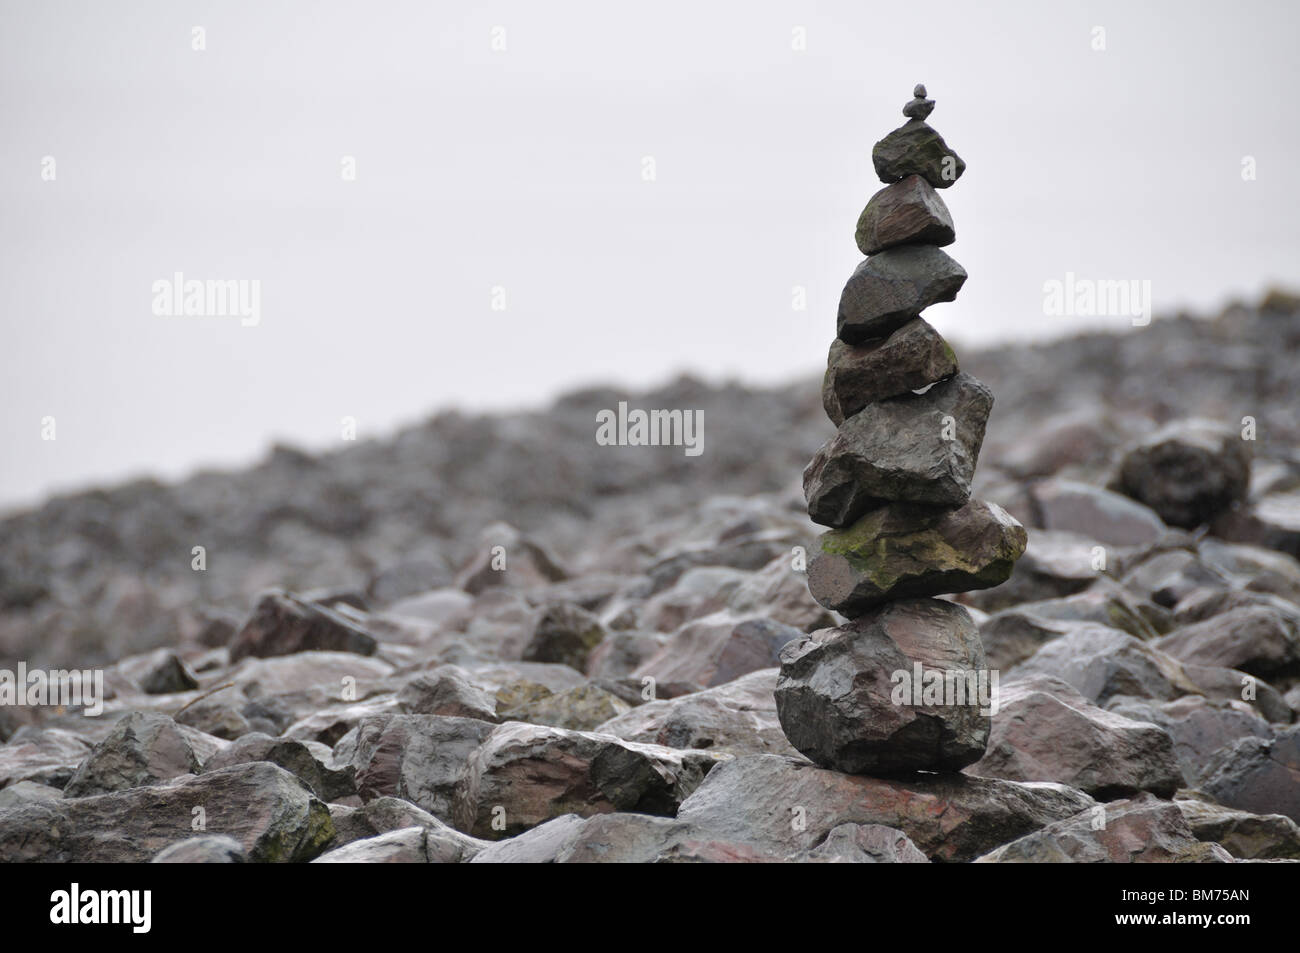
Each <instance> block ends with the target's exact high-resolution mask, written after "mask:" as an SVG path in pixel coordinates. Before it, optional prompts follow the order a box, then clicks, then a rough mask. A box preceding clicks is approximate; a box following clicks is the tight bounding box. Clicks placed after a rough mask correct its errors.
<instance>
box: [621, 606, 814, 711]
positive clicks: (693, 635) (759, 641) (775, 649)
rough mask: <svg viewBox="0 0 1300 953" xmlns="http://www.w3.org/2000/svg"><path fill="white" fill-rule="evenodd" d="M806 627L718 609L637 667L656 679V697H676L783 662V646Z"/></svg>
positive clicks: (682, 630)
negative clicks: (681, 688)
mask: <svg viewBox="0 0 1300 953" xmlns="http://www.w3.org/2000/svg"><path fill="white" fill-rule="evenodd" d="M800 635H803V631H802V630H801V629H796V628H794V626H789V625H783V624H782V623H780V622H776V621H774V620H772V619H766V618H762V617H759V618H739V617H737V616H734V615H732V614H731V613H730V612H727V611H723V612H715V613H714V614H713V615H707V616H705V617H704V618H702V619H696V620H694V621H693V622H688V623H687V624H686V625H684V626H682V627H681V628H680V629H678V630H677V631H676V632H674V633H673V634H672V637H671V638H669V639H668V641H667V642H665V643H664V647H663V648H662V649H661V650H660V651H659V652H658V653H657V654H656V655H655V656H654V657H653V658H651V659H650V660H649V661H647V662H646V663H645V664H644V665H642V666H641V667H640V668H638V669H637V670H636V671H635V672H634V673H633V678H636V679H642V678H646V677H647V676H648V677H650V678H653V679H654V680H655V697H657V698H672V697H676V696H677V695H681V694H683V693H684V691H682V690H676V687H677V686H682V687H684V688H685V689H689V690H690V691H698V690H700V689H702V688H713V687H716V686H718V685H725V684H726V683H727V682H730V681H732V680H733V679H736V678H739V677H740V676H741V675H746V674H748V673H749V672H756V671H758V670H759V669H763V668H772V667H773V666H775V665H778V664H779V661H780V655H781V649H782V648H784V647H785V645H786V643H787V642H789V641H790V640H791V639H795V638H798V637H799V636H800Z"/></svg>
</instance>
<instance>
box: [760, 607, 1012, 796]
mask: <svg viewBox="0 0 1300 953" xmlns="http://www.w3.org/2000/svg"><path fill="white" fill-rule="evenodd" d="M932 678H937V679H938V685H939V691H938V692H937V693H936V694H933V695H932V694H930V693H929V692H926V691H925V689H927V688H929V687H930V686H931V684H932V681H931V680H932ZM981 678H982V679H983V691H982V692H981V690H980V686H981V683H980V680H981ZM988 678H989V673H988V672H987V671H986V670H985V663H984V650H983V648H982V647H981V646H980V641H979V632H978V630H977V629H976V628H975V623H974V622H973V621H972V620H971V617H970V614H969V613H968V612H967V611H966V610H965V609H963V608H962V607H961V606H959V605H956V604H954V603H951V602H943V601H940V600H937V599H909V600H902V601H898V602H890V603H886V604H885V605H883V606H881V607H879V608H878V609H875V610H872V611H871V612H869V613H868V614H866V615H864V616H862V617H860V618H859V619H857V620H855V621H854V622H851V623H849V624H848V625H844V626H841V627H840V628H838V629H823V630H822V631H820V632H814V633H813V634H812V635H808V636H804V637H802V638H801V639H799V640H797V641H795V642H792V643H791V644H790V645H788V646H786V648H785V650H784V651H783V652H782V653H781V674H780V676H779V677H778V679H777V683H776V710H777V714H778V716H779V717H780V720H781V727H782V728H783V729H784V731H785V734H786V737H787V738H789V739H790V743H791V744H792V745H794V746H795V747H796V748H798V749H799V751H800V752H802V753H803V754H804V755H806V756H807V757H808V758H810V759H811V760H813V761H815V762H816V763H817V764H820V765H822V766H824V767H828V768H834V769H835V770H837V771H844V772H847V773H849V774H876V775H882V776H887V775H899V774H905V773H908V772H912V771H956V770H958V769H960V768H962V767H965V766H966V765H968V764H971V763H973V762H975V761H978V760H979V759H980V757H981V756H982V755H983V754H984V748H985V745H986V744H987V743H988V738H989V726H990V721H989V714H990V712H989V708H988V707H985V706H988V705H989V704H990V702H991V701H992V695H991V692H992V690H993V686H992V683H991V681H989V680H988ZM958 692H959V694H958ZM981 696H982V697H981Z"/></svg>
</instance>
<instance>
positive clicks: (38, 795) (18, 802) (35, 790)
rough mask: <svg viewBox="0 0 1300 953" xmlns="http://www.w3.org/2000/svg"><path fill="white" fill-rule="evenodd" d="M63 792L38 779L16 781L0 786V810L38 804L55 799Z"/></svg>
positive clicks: (61, 795)
mask: <svg viewBox="0 0 1300 953" xmlns="http://www.w3.org/2000/svg"><path fill="white" fill-rule="evenodd" d="M62 797H63V792H62V791H60V790H59V789H58V788H52V787H50V786H49V785H48V784H41V783H40V782H39V781H18V782H15V783H14V784H11V785H9V786H8V787H6V788H0V811H7V810H9V809H10V808H11V807H22V806H23V805H24V804H39V803H41V802H42V801H57V800H60V799H61V798H62Z"/></svg>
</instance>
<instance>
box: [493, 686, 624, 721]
mask: <svg viewBox="0 0 1300 953" xmlns="http://www.w3.org/2000/svg"><path fill="white" fill-rule="evenodd" d="M631 707H632V706H631V705H629V704H628V703H627V702H625V701H623V699H621V698H619V697H618V696H617V695H615V694H613V693H612V692H609V691H607V690H606V689H604V688H601V687H600V686H599V685H594V684H590V683H588V684H586V685H578V686H576V687H574V688H566V689H565V690H564V691H562V692H552V693H551V694H549V695H546V696H544V697H542V698H537V699H534V700H533V701H530V702H525V703H524V704H523V705H520V706H518V707H517V708H511V709H510V710H509V711H507V712H503V713H502V720H503V721H526V722H528V723H529V724H533V725H550V726H551V727H552V728H572V729H574V730H575V731H592V730H594V729H595V728H596V726H597V725H599V724H601V723H602V722H606V721H609V719H611V718H614V717H616V716H618V715H621V714H623V713H624V712H626V711H629V710H630V709H631Z"/></svg>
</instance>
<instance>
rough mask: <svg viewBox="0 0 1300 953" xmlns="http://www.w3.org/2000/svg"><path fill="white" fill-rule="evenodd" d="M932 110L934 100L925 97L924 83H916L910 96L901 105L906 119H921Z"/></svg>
mask: <svg viewBox="0 0 1300 953" xmlns="http://www.w3.org/2000/svg"><path fill="white" fill-rule="evenodd" d="M932 112H934V100H933V99H926V98H925V84H924V83H917V84H916V86H915V87H913V89H912V98H911V100H909V101H908V102H907V104H906V105H904V106H903V115H904V116H906V117H907V118H908V119H916V120H923V119H925V117H926V116H928V115H930V113H932Z"/></svg>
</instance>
